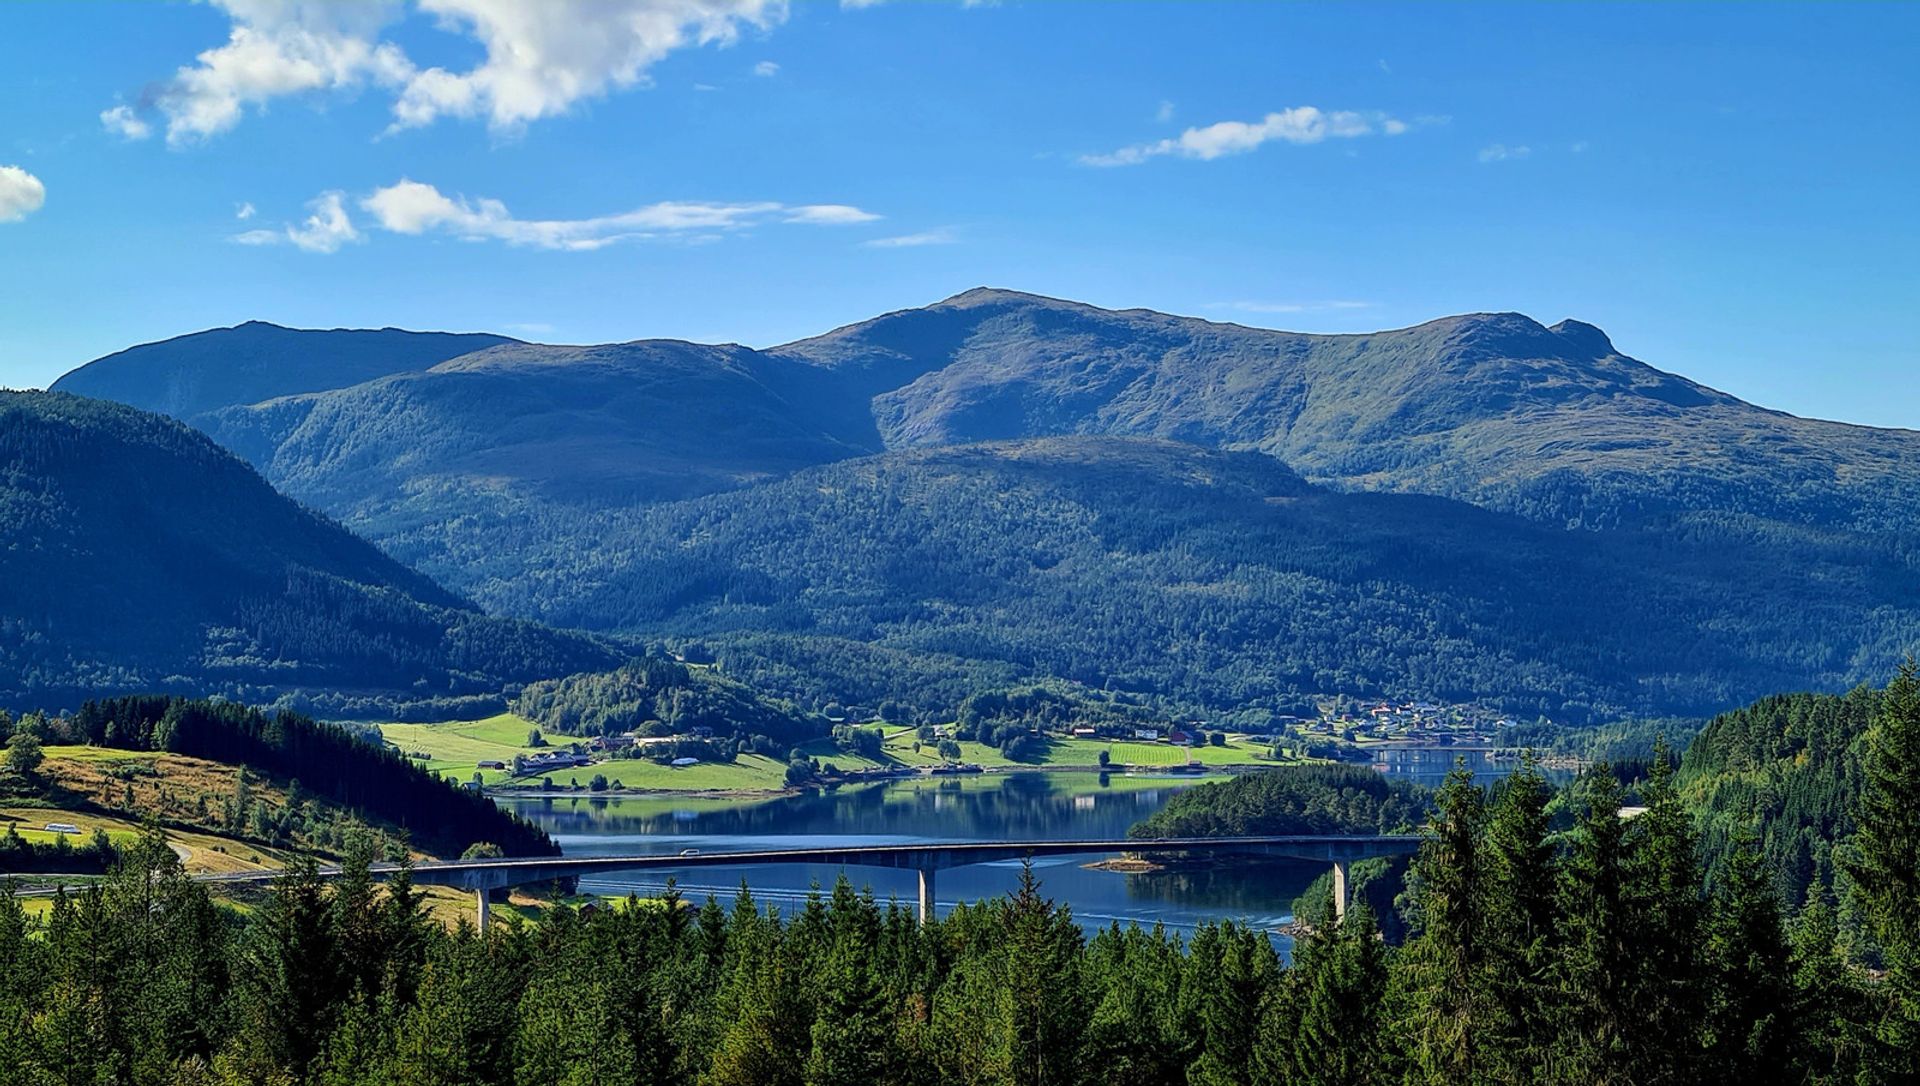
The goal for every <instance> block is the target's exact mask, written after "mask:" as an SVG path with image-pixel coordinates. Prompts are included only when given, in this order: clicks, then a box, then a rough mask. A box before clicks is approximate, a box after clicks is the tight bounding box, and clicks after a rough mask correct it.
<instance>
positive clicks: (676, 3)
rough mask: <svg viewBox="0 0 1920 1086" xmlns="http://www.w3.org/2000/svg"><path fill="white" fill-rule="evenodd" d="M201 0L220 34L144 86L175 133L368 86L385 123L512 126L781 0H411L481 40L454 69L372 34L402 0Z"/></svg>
mask: <svg viewBox="0 0 1920 1086" xmlns="http://www.w3.org/2000/svg"><path fill="white" fill-rule="evenodd" d="M207 2H208V3H211V4H213V5H214V6H216V7H218V8H220V9H221V10H223V11H225V12H226V13H227V15H228V17H229V18H230V19H231V21H232V22H231V26H230V27H229V30H228V34H227V40H226V42H225V43H224V44H222V45H217V46H214V47H212V48H209V49H207V50H205V51H204V52H202V53H200V54H199V55H198V56H197V57H196V58H195V60H194V63H192V64H189V65H186V66H183V67H181V68H180V69H179V70H177V71H176V72H175V73H174V74H173V76H172V77H171V78H169V79H167V80H166V81H164V82H163V83H162V84H161V85H160V86H158V87H157V88H155V89H154V90H153V91H152V92H150V94H149V95H148V98H149V99H150V101H151V104H152V106H153V108H155V109H157V110H158V111H159V113H160V114H161V115H163V116H164V117H165V118H166V128H167V142H168V143H169V144H170V145H173V146H176V147H178V146H185V145H190V144H193V143H197V142H201V141H204V140H206V139H208V138H210V137H212V136H216V135H219V134H220V133H222V132H226V131H228V130H229V129H231V128H233V127H234V126H235V125H237V124H239V123H240V121H241V119H242V118H243V117H245V116H246V115H247V113H248V112H249V111H250V110H252V111H258V110H264V109H265V108H267V106H268V105H269V104H270V103H271V102H273V101H274V100H276V99H279V98H285V97H288V96H292V95H301V94H324V93H339V92H350V91H354V90H358V89H363V88H366V87H369V86H373V87H379V88H382V89H384V90H386V91H388V92H390V93H392V94H393V95H394V96H395V101H394V104H393V117H394V120H393V124H392V126H391V127H392V128H393V129H399V128H412V127H417V126H420V125H426V124H430V123H432V122H434V121H436V120H439V119H440V118H442V117H463V118H484V119H485V120H486V121H487V123H488V124H489V125H490V126H491V127H492V128H493V129H495V130H496V131H505V132H512V131H517V130H519V129H520V128H522V127H524V126H525V125H526V124H527V123H529V122H531V121H535V120H539V119H541V118H544V117H551V116H555V115H557V114H561V113H564V112H566V111H567V110H568V109H569V108H571V107H572V106H573V105H574V103H576V102H578V101H580V100H582V99H585V98H592V97H597V96H599V95H603V94H606V93H608V92H609V91H612V90H615V89H619V88H624V87H631V86H635V85H637V84H640V83H642V82H644V81H645V79H646V73H647V69H648V68H650V67H651V66H652V65H653V64H655V63H656V62H658V61H659V60H661V59H662V58H663V57H665V56H667V55H668V54H670V53H672V52H674V51H676V50H679V49H683V48H689V47H692V46H699V45H729V44H732V43H733V42H735V41H737V40H738V39H739V37H740V35H741V33H742V32H743V31H745V30H748V29H761V30H764V29H767V28H770V27H772V26H774V25H776V24H778V23H780V22H782V21H784V20H785V18H786V15H787V2H786V0H538V2H537V3H528V2H522V0H412V6H413V7H414V8H416V9H417V10H419V11H421V12H424V13H427V14H429V15H431V16H433V17H434V18H436V19H437V20H438V23H439V26H440V27H441V29H443V30H446V31H448V32H450V33H453V34H457V35H461V36H463V37H466V38H469V39H471V40H472V41H474V42H477V43H478V44H479V45H480V46H481V47H482V48H483V49H484V50H485V58H484V59H483V60H481V61H480V62H479V63H477V64H476V65H474V66H473V67H471V68H469V69H466V70H464V71H456V70H449V69H447V68H443V67H430V68H425V69H422V68H420V67H418V66H416V65H415V64H414V63H413V61H411V60H410V59H408V57H407V55H406V53H405V52H404V51H403V50H402V49H401V48H400V46H399V45H397V44H395V43H394V42H392V41H389V40H386V39H385V38H384V37H383V35H384V34H385V32H386V30H387V28H388V26H389V24H391V23H393V22H394V21H396V20H397V19H398V18H399V17H400V16H401V15H403V14H404V13H405V10H406V4H405V0H207ZM100 120H101V123H102V124H104V125H105V126H106V127H107V128H108V129H109V130H110V131H114V132H116V133H119V134H120V135H122V136H125V137H127V138H129V139H137V138H141V137H143V136H145V135H147V134H148V133H149V132H150V131H151V127H150V126H149V125H148V123H147V121H146V120H144V119H142V118H141V117H140V116H139V115H138V114H137V113H136V112H135V111H134V110H133V109H132V108H131V107H128V106H116V107H113V108H111V109H108V110H106V111H105V112H103V113H102V114H101V115H100Z"/></svg>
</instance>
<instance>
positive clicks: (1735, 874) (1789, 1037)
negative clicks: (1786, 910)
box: [1707, 827, 1800, 1082]
mask: <svg viewBox="0 0 1920 1086" xmlns="http://www.w3.org/2000/svg"><path fill="white" fill-rule="evenodd" d="M1723 883H1724V884H1723V886H1722V887H1721V890H1720V893H1719V894H1718V895H1716V897H1715V899H1714V908H1713V913H1712V922H1711V924H1710V926H1709V934H1708V943H1707V945H1708V950H1707V956H1708V958H1709V960H1710V961H1711V963H1712V968H1713V973H1714V978H1713V979H1714V991H1713V997H1714V998H1713V1006H1712V1008H1711V1013H1710V1014H1709V1017H1708V1023H1709V1031H1708V1032H1709V1036H1710V1038H1711V1045H1712V1047H1711V1050H1710V1052H1709V1059H1710V1062H1711V1066H1712V1067H1713V1068H1714V1073H1715V1074H1716V1075H1719V1076H1721V1077H1722V1078H1724V1079H1726V1080H1727V1081H1730V1082H1759V1081H1762V1080H1763V1079H1765V1078H1767V1077H1768V1076H1770V1075H1775V1074H1778V1073H1779V1072H1780V1070H1781V1069H1782V1068H1784V1067H1787V1066H1789V1064H1790V1062H1791V1061H1792V1059H1793V1057H1794V1056H1795V1055H1796V1054H1797V1050H1798V1049H1799V1045H1798V1044H1797V1043H1796V1038H1795V1031H1796V1029H1797V1028H1798V1026H1799V1024H1800V1023H1799V1022H1798V1020H1797V1019H1795V1017H1794V1016H1793V1009H1794V1008H1793V1003H1794V1000H1793V977H1792V971H1791V965H1790V962H1789V954H1788V949H1787V936H1786V931H1785V928H1784V926H1783V924H1782V922H1781V917H1780V901H1779V895H1778V892H1777V891H1776V890H1775V889H1774V884H1773V879H1772V878H1771V877H1770V875H1769V873H1768V871H1767V870H1766V866H1765V862H1764V861H1763V860H1762V859H1761V858H1760V850H1759V843H1758V842H1757V841H1755V840H1754V838H1753V834H1752V832H1751V831H1749V830H1746V829H1745V828H1744V827H1743V828H1742V830H1741V831H1740V832H1739V834H1738V835H1737V836H1736V837H1735V839H1734V842H1733V847H1732V851H1731V853H1730V854H1729V855H1728V857H1727V862H1726V865H1725V867H1724V875H1723Z"/></svg>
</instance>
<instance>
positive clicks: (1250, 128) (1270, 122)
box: [1080, 106, 1408, 166]
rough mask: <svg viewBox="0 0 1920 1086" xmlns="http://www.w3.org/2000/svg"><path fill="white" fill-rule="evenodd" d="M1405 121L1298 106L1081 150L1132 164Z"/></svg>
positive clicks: (1394, 126)
mask: <svg viewBox="0 0 1920 1086" xmlns="http://www.w3.org/2000/svg"><path fill="white" fill-rule="evenodd" d="M1407 127H1408V126H1407V124H1406V122H1404V121H1399V120H1395V119H1394V118H1392V117H1389V116H1387V115H1385V114H1383V113H1358V112H1355V111H1353V110H1333V111H1331V112H1329V111H1326V110H1321V109H1316V108H1315V107H1313V106H1296V107H1295V108H1293V109H1287V110H1281V111H1280V112H1278V113H1269V114H1267V115H1266V116H1265V117H1263V118H1261V119H1260V120H1258V121H1252V122H1248V121H1221V122H1219V123H1218V124H1210V125H1207V126H1205V127H1202V128H1189V129H1187V130H1186V131H1185V132H1182V133H1180V135H1178V136H1176V137H1173V138H1171V139H1163V140H1157V141H1155V142H1153V143H1137V144H1134V145H1133V146H1131V147H1122V148H1120V149H1119V150H1117V151H1114V152H1111V153H1109V154H1100V155H1082V156H1080V161H1081V162H1082V163H1083V164H1085V165H1088V166H1134V165H1138V164H1140V163H1142V162H1145V161H1147V160H1148V159H1151V158H1158V157H1160V156H1162V155H1175V156H1178V157H1180V158H1193V159H1199V160H1201V161H1203V162H1207V161H1212V160H1213V159H1216V158H1223V157H1225V156H1227V155H1238V154H1245V153H1246V152H1248V151H1251V150H1253V149H1254V148H1256V147H1259V146H1260V145H1261V144H1264V143H1270V142H1272V141H1274V140H1279V141H1281V142H1284V143H1319V142H1320V141H1322V140H1327V139H1353V138H1355V137H1358V136H1371V135H1376V134H1384V135H1388V136H1398V135H1400V134H1401V133H1403V132H1405V131H1407Z"/></svg>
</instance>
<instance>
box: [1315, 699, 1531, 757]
mask: <svg viewBox="0 0 1920 1086" xmlns="http://www.w3.org/2000/svg"><path fill="white" fill-rule="evenodd" d="M1281 723H1282V724H1285V725H1288V726H1291V727H1293V728H1295V729H1296V730H1298V731H1299V732H1300V733H1301V734H1303V735H1307V736H1312V735H1314V734H1321V735H1328V736H1332V737H1334V738H1343V739H1351V740H1356V741H1369V740H1370V741H1375V742H1399V743H1429V744H1433V745H1436V746H1446V745H1451V744H1457V743H1466V744H1484V743H1493V742H1494V741H1495V739H1496V738H1497V737H1498V735H1499V732H1500V729H1501V728H1504V727H1506V726H1507V725H1508V724H1510V723H1511V721H1510V720H1508V719H1507V718H1506V717H1504V716H1501V715H1499V714H1497V713H1495V712H1493V711H1492V710H1490V709H1484V708H1481V707H1480V706H1477V705H1437V704H1435V703H1433V702H1430V701H1404V702H1397V703H1396V702H1375V703H1373V704H1371V705H1365V706H1361V707H1359V708H1355V709H1349V710H1346V711H1343V712H1337V713H1333V712H1330V713H1327V714H1326V715H1323V716H1322V717H1320V718H1319V719H1318V720H1298V719H1297V718H1296V719H1291V720H1283V721H1281Z"/></svg>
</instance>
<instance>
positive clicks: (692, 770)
mask: <svg viewBox="0 0 1920 1086" xmlns="http://www.w3.org/2000/svg"><path fill="white" fill-rule="evenodd" d="M536 726H537V725H535V724H534V723H533V722H531V721H529V720H527V719H526V718H525V717H521V716H516V715H514V714H512V713H501V714H500V715H498V716H491V717H488V718H486V719H485V720H473V721H447V722H445V723H439V724H382V725H381V726H380V734H381V735H382V736H384V737H385V738H386V740H387V741H388V742H390V743H392V744H393V745H394V746H396V747H398V748H399V749H400V750H401V751H402V752H404V753H407V754H415V753H419V754H425V755H426V756H427V757H426V758H424V759H422V760H421V761H420V764H421V765H422V766H424V767H425V768H426V769H428V770H429V771H431V772H434V773H440V774H452V775H453V776H454V777H456V778H457V779H459V780H462V781H466V780H470V779H472V777H473V775H474V773H476V772H478V773H479V774H480V780H481V783H482V784H484V785H486V786H487V787H490V788H491V787H496V786H500V785H506V784H512V783H518V784H531V783H534V781H533V780H532V779H529V778H522V779H520V780H519V781H517V782H516V781H515V780H514V779H513V774H512V772H511V771H509V770H501V769H479V768H478V767H479V763H481V762H484V761H500V762H506V763H509V764H511V763H512V761H513V758H514V756H515V755H522V754H537V753H540V752H541V751H542V750H549V751H550V750H553V749H554V748H557V747H565V746H566V745H567V744H569V743H573V742H576V741H577V739H576V738H575V737H571V736H565V735H558V734H554V735H548V736H547V737H546V738H547V743H548V745H547V746H546V747H540V748H536V747H529V746H527V745H526V742H527V733H528V732H530V731H531V730H532V729H533V728H535V727H536ZM801 749H803V750H805V751H806V752H807V754H809V755H811V756H812V757H813V758H815V759H817V760H819V761H821V762H831V763H833V764H834V765H835V766H837V767H839V768H841V769H867V768H873V767H876V766H880V765H882V764H885V763H882V762H876V761H874V760H872V759H869V758H863V757H861V756H860V755H857V754H846V753H843V752H841V751H840V750H839V749H838V748H837V747H835V746H834V745H833V743H832V741H831V740H825V739H822V740H816V741H814V742H812V743H808V744H806V745H805V746H804V747H802V748H801ZM786 773H787V765H786V763H785V762H784V761H781V760H779V759H776V758H770V757H767V756H765V755H759V754H742V755H740V756H739V757H738V758H736V759H735V760H734V761H733V763H732V764H730V765H729V764H724V763H717V762H714V763H703V764H701V765H693V766H665V765H660V764H659V763H657V762H654V761H652V760H650V759H646V758H615V759H610V760H608V761H606V762H603V763H597V764H595V765H592V766H582V767H578V768H574V769H565V770H556V771H554V772H552V773H548V774H543V776H547V777H551V778H552V779H553V782H554V783H555V784H556V785H559V786H562V787H564V786H567V785H569V784H571V783H572V782H574V781H578V782H579V783H580V784H582V785H585V784H587V783H588V782H589V781H590V780H592V779H593V776H594V775H595V774H603V775H604V776H605V777H606V778H607V780H608V781H609V782H613V781H618V782H619V783H620V785H621V786H622V787H624V788H627V789H645V790H656V791H686V792H693V791H701V792H704V791H716V792H720V791H725V792H752V791H766V792H775V791H779V790H781V789H784V788H785V787H786Z"/></svg>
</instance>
